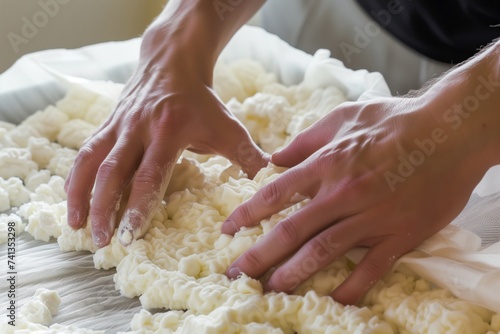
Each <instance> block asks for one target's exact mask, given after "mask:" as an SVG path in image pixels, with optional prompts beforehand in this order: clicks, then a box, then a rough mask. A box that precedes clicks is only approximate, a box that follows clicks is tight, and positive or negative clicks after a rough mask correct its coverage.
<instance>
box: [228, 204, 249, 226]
mask: <svg viewBox="0 0 500 334" xmlns="http://www.w3.org/2000/svg"><path fill="white" fill-rule="evenodd" d="M234 213H235V215H236V217H235V219H234V220H233V221H237V222H241V225H242V226H249V225H250V224H251V222H253V221H254V217H253V215H252V213H251V211H250V208H249V206H248V205H242V206H240V207H239V208H238V209H237V210H236V211H235V212H234Z"/></svg>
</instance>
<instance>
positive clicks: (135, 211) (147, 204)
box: [118, 138, 182, 246]
mask: <svg viewBox="0 0 500 334" xmlns="http://www.w3.org/2000/svg"><path fill="white" fill-rule="evenodd" d="M174 143H175V140H168V141H166V140H161V139H160V138H157V139H155V141H154V142H153V143H152V144H151V145H150V146H149V147H148V149H147V151H146V153H145V154H144V157H143V159H142V162H141V164H140V166H139V168H138V170H137V172H136V174H135V176H134V179H133V181H132V190H131V192H130V197H129V200H128V202H127V207H126V209H125V211H124V214H123V218H122V220H121V222H120V226H119V227H118V238H119V240H120V242H121V243H122V244H123V245H124V246H127V245H129V244H130V243H132V241H133V240H137V239H138V238H140V237H142V236H143V235H144V234H145V233H146V231H147V229H148V228H149V223H150V220H151V216H152V215H153V214H154V212H155V210H156V209H157V208H158V205H159V204H160V202H161V200H162V198H163V196H164V194H165V191H166V188H167V185H168V182H169V181H170V178H171V176H172V172H173V169H174V167H175V164H176V162H177V160H178V158H179V156H180V155H181V153H182V149H181V148H179V146H176V145H174Z"/></svg>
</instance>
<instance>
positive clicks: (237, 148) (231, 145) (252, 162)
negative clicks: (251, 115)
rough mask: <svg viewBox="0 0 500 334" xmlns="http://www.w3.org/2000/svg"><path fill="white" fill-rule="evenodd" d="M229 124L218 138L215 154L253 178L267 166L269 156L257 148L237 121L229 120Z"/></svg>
mask: <svg viewBox="0 0 500 334" xmlns="http://www.w3.org/2000/svg"><path fill="white" fill-rule="evenodd" d="M230 122H231V124H230V125H229V126H227V127H226V129H225V131H224V132H223V135H222V136H221V137H219V138H218V141H219V145H217V148H218V150H217V151H218V152H217V153H218V154H220V155H222V156H224V157H226V158H227V159H229V160H231V162H232V163H234V164H237V165H239V166H241V169H242V170H243V171H244V172H245V173H247V174H248V176H249V177H250V178H253V177H254V176H255V174H257V173H258V172H259V170H260V169H261V168H263V167H265V166H267V165H268V163H269V162H270V157H269V154H267V153H265V152H264V151H262V150H261V149H260V148H259V146H257V144H256V143H255V142H254V141H253V140H252V137H251V136H250V134H249V133H248V131H247V130H246V129H245V128H244V127H243V125H242V124H241V123H240V122H239V121H238V120H236V119H230Z"/></svg>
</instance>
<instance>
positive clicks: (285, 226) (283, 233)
mask: <svg viewBox="0 0 500 334" xmlns="http://www.w3.org/2000/svg"><path fill="white" fill-rule="evenodd" d="M275 235H276V239H277V241H278V242H279V243H280V244H281V245H295V244H296V243H297V241H298V239H299V238H298V237H299V233H298V231H297V226H296V224H295V223H294V221H293V220H292V219H291V218H286V219H285V220H283V221H282V222H281V223H279V224H278V225H276V227H275Z"/></svg>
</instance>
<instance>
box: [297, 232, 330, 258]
mask: <svg viewBox="0 0 500 334" xmlns="http://www.w3.org/2000/svg"><path fill="white" fill-rule="evenodd" d="M304 250H305V252H306V256H307V257H312V258H314V259H315V260H317V261H319V262H324V261H328V260H330V258H331V257H332V255H333V254H332V253H333V252H332V250H331V249H328V248H327V247H325V244H324V243H323V242H321V241H320V240H318V239H317V238H313V239H311V240H309V241H308V242H307V243H306V244H305V245H304Z"/></svg>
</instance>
